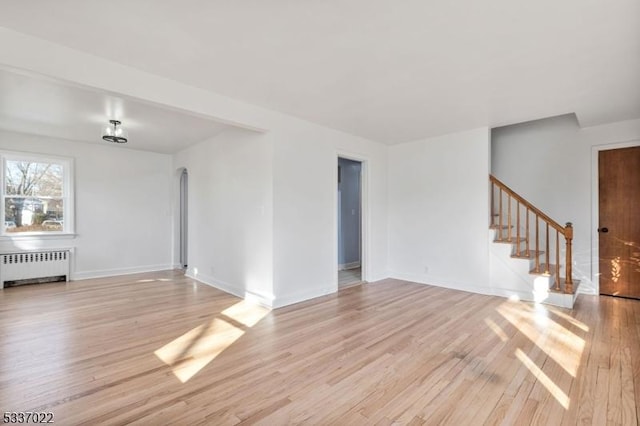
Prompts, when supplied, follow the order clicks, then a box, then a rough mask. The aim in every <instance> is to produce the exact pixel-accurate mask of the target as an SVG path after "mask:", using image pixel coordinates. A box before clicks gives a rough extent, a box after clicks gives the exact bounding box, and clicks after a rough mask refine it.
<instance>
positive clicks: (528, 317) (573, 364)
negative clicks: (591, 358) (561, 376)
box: [496, 302, 585, 377]
mask: <svg viewBox="0 0 640 426" xmlns="http://www.w3.org/2000/svg"><path fill="white" fill-rule="evenodd" d="M496 310H497V311H498V313H500V314H501V315H502V316H503V317H504V318H505V319H506V320H507V321H509V322H510V323H511V324H512V325H513V326H514V327H515V328H516V329H518V331H520V332H521V333H522V334H524V335H525V336H527V337H528V338H529V340H531V341H532V342H533V343H535V344H536V345H537V346H538V347H540V349H542V350H543V351H544V352H545V353H546V354H547V355H548V356H549V357H551V359H553V360H554V361H555V362H556V363H557V364H558V365H560V366H561V367H562V368H564V370H565V371H566V372H567V373H569V374H570V375H571V376H572V377H576V374H577V372H578V367H579V366H580V360H581V358H582V351H583V350H584V346H585V341H584V339H582V338H581V337H579V336H577V335H575V334H574V333H572V332H571V331H570V330H567V329H566V328H565V327H563V326H562V325H560V324H558V323H557V322H555V321H554V320H553V319H551V318H549V311H548V310H547V308H546V307H543V306H541V305H536V306H535V309H534V308H532V307H530V306H528V305H527V304H524V303H514V302H506V303H503V304H502V305H500V306H499V307H498V308H497V309H496Z"/></svg>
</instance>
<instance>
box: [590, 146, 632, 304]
mask: <svg viewBox="0 0 640 426" xmlns="http://www.w3.org/2000/svg"><path fill="white" fill-rule="evenodd" d="M638 212H640V146H632V147H627V148H617V149H607V150H600V151H599V153H598V222H599V223H598V253H599V272H600V273H599V288H600V294H605V295H611V296H620V297H631V298H634V299H640V221H638V220H637V217H638Z"/></svg>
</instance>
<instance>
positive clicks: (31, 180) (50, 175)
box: [5, 160, 63, 197]
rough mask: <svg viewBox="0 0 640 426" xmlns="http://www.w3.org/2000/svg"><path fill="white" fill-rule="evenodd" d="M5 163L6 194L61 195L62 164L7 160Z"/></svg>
mask: <svg viewBox="0 0 640 426" xmlns="http://www.w3.org/2000/svg"><path fill="white" fill-rule="evenodd" d="M6 165H7V166H6V169H5V183H6V184H5V185H6V187H5V194H6V195H22V196H31V197H62V187H63V167H62V164H55V163H38V162H34V161H14V160H8V161H7V162H6Z"/></svg>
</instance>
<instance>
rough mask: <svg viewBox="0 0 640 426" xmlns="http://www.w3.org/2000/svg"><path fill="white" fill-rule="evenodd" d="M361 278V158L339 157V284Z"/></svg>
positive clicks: (340, 285)
mask: <svg viewBox="0 0 640 426" xmlns="http://www.w3.org/2000/svg"><path fill="white" fill-rule="evenodd" d="M362 282H363V279H362V162H360V161H356V160H350V159H347V158H342V157H338V287H345V286H350V285H356V284H360V283H362Z"/></svg>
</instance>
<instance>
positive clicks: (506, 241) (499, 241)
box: [493, 235, 527, 244]
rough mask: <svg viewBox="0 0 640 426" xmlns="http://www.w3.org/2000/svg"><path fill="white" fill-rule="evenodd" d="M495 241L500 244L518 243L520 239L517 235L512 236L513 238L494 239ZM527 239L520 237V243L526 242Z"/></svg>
mask: <svg viewBox="0 0 640 426" xmlns="http://www.w3.org/2000/svg"><path fill="white" fill-rule="evenodd" d="M493 242H494V243H499V244H518V241H517V239H516V237H515V236H513V235H512V236H511V240H508V239H507V237H504V238H503V239H495V240H493ZM526 242H527V239H526V238H524V237H520V244H522V243H526Z"/></svg>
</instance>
